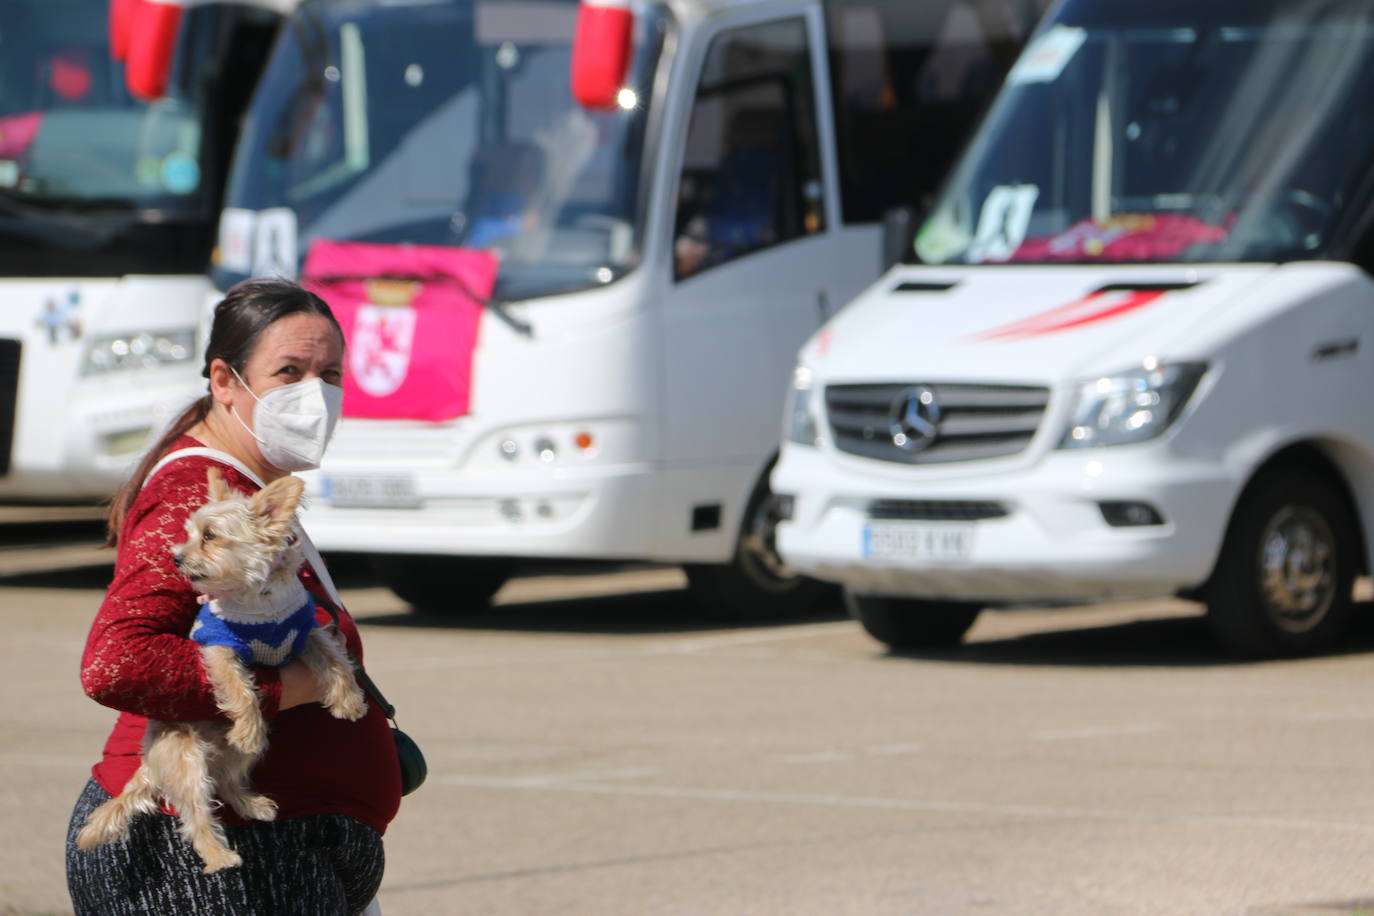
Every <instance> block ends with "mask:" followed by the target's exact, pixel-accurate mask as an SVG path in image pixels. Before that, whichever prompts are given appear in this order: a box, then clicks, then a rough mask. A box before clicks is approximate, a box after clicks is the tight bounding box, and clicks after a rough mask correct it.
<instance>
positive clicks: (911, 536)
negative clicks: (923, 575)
mask: <svg viewBox="0 0 1374 916" xmlns="http://www.w3.org/2000/svg"><path fill="white" fill-rule="evenodd" d="M974 531H975V526H974V525H969V524H960V523H958V522H940V523H937V524H919V523H912V522H869V523H868V524H867V525H864V531H863V554H864V556H865V557H866V558H869V559H873V560H904V561H907V562H917V563H932V562H950V561H961V560H967V559H969V557H971V556H972V555H973V535H974Z"/></svg>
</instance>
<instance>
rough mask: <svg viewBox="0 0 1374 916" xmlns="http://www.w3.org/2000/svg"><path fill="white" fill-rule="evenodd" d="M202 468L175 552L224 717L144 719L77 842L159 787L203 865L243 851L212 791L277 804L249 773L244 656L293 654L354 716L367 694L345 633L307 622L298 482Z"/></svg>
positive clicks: (252, 816)
mask: <svg viewBox="0 0 1374 916" xmlns="http://www.w3.org/2000/svg"><path fill="white" fill-rule="evenodd" d="M207 480H208V483H209V491H210V501H209V502H207V503H206V504H205V505H203V506H201V507H200V508H199V509H197V510H196V511H195V513H194V514H192V516H191V517H190V519H188V520H187V522H186V533H187V535H188V537H187V539H186V542H185V543H183V544H180V545H178V546H177V547H176V548H175V549H174V551H173V556H174V558H175V562H176V565H177V568H178V569H180V570H181V572H182V574H183V575H185V576H186V577H187V578H188V579H189V580H190V581H191V584H192V585H194V586H195V587H196V589H197V590H198V591H199V592H200V593H201V594H202V595H203V596H204V597H203V598H202V599H201V601H202V603H203V604H204V607H202V608H201V611H200V614H199V615H198V616H197V617H196V622H195V625H194V626H193V627H192V630H191V638H192V639H194V640H195V641H196V642H198V643H200V644H201V646H202V647H203V648H202V649H201V658H202V660H203V661H204V664H205V671H206V673H207V675H208V676H209V679H210V683H211V684H212V685H213V686H214V689H215V701H216V702H217V703H218V705H219V708H220V709H221V710H222V711H223V712H224V714H225V715H226V716H227V717H228V720H229V721H228V722H227V723H226V722H221V721H205V722H164V721H161V720H158V719H149V720H148V733H147V735H146V736H145V738H144V740H143V762H142V764H141V765H140V766H139V768H138V771H137V772H135V773H134V775H133V778H131V779H130V780H129V783H128V785H126V786H125V787H124V791H122V792H121V793H120V794H119V795H118V796H116V797H115V798H112V799H110V800H109V801H107V802H105V803H104V804H103V805H101V806H100V807H99V808H97V809H96V810H95V811H93V812H91V816H90V817H89V818H88V819H87V821H86V823H85V825H84V826H82V828H81V831H80V832H79V833H78V834H77V838H76V844H77V846H78V847H79V848H81V849H91V848H93V847H96V846H100V845H102V844H105V843H110V842H114V841H117V840H122V839H124V838H125V837H127V836H128V831H129V824H130V822H131V821H132V820H133V818H134V817H135V816H137V815H139V814H145V813H151V812H154V811H157V810H158V800H159V799H161V798H165V799H166V800H167V801H168V802H170V803H171V804H172V806H173V807H174V808H175V809H176V812H177V816H178V818H179V819H180V821H181V823H180V826H179V830H180V832H181V835H182V837H183V838H185V839H186V841H187V842H188V843H190V844H191V846H192V848H194V849H195V851H196V852H197V853H198V854H199V855H200V858H201V860H202V861H204V863H205V872H206V873H207V874H209V873H211V872H216V871H219V870H220V869H223V868H232V867H234V866H236V865H241V864H242V862H243V860H242V859H241V858H240V857H239V854H238V853H236V852H234V850H232V849H230V848H229V845H228V843H227V841H226V837H225V833H224V827H223V825H221V824H220V822H219V820H218V819H217V818H216V817H215V815H214V809H215V807H216V806H217V804H218V802H216V801H215V798H216V796H218V797H219V798H221V799H223V800H224V802H226V803H228V805H229V806H230V807H231V808H233V810H234V811H236V812H238V814H239V815H240V816H241V817H244V818H246V819H249V820H259V821H270V820H273V819H274V818H275V817H276V816H277V805H276V803H275V802H273V801H272V799H270V798H268V797H267V796H266V795H260V794H256V793H254V792H252V791H251V790H250V789H249V787H248V773H249V771H250V770H252V768H253V766H254V764H256V763H257V761H258V759H259V758H260V757H261V756H262V753H263V751H264V750H265V749H266V747H267V723H266V721H265V720H264V719H263V717H262V710H261V709H260V708H259V707H258V696H257V692H256V690H255V684H254V681H253V674H252V672H251V671H250V670H249V668H248V666H249V665H282V664H285V663H286V662H288V661H290V660H291V659H293V658H295V657H297V656H299V657H300V658H301V660H302V661H304V662H305V663H306V664H307V665H309V667H310V669H311V670H312V671H313V672H314V673H315V676H316V678H318V679H319V682H320V685H321V686H322V687H323V695H324V699H323V705H324V706H325V708H326V709H328V710H329V712H330V713H331V714H332V715H334V716H335V717H336V718H339V719H349V720H354V719H359V718H361V717H362V716H363V714H364V713H365V712H366V711H367V704H366V702H365V700H364V698H363V692H362V690H361V688H359V686H358V682H357V680H356V678H355V677H354V675H353V665H352V663H351V661H350V659H349V657H348V653H347V650H346V648H345V646H344V642H343V637H342V636H341V635H340V634H339V633H338V631H337V629H336V628H335V627H334V626H333V625H329V626H325V627H321V626H317V625H316V621H315V604H314V601H313V600H312V599H311V597H310V594H309V593H308V592H307V591H306V589H305V586H304V585H302V584H301V581H300V579H299V578H298V577H297V572H298V571H299V569H300V566H301V563H302V555H301V548H300V544H299V543H298V542H297V538H296V536H295V535H294V534H293V522H294V519H295V515H296V507H297V506H298V505H299V504H300V499H301V492H302V490H303V489H304V484H303V483H301V481H300V480H299V479H297V478H295V477H283V478H281V479H280V480H277V481H274V482H273V483H271V484H269V485H268V486H266V487H264V488H263V489H261V490H259V491H258V492H257V493H254V494H253V495H252V496H251V497H250V496H244V495H243V494H241V493H239V492H238V491H237V490H234V489H233V488H231V487H230V486H228V485H227V484H226V483H225V482H224V478H223V477H222V476H221V474H220V471H219V468H217V467H212V468H210V470H209V473H208V475H207Z"/></svg>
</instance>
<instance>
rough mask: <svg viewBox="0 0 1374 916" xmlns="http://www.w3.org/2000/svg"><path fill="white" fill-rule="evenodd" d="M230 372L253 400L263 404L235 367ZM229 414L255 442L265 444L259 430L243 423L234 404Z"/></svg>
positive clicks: (230, 367) (230, 368)
mask: <svg viewBox="0 0 1374 916" xmlns="http://www.w3.org/2000/svg"><path fill="white" fill-rule="evenodd" d="M225 365H226V366H229V363H227V362H226V363H225ZM229 371H230V372H232V373H234V378H236V379H238V380H239V384H240V385H242V386H243V390H244V391H246V392H248V393H249V395H251V396H252V398H253V400H255V401H257V402H258V403H259V404H261V403H262V398H260V397H258V396H257V395H256V394H253V389H252V388H249V387H248V383H247V382H245V381H244V380H243V376H241V375H239V370H237V369H235V368H234V367H233V366H229ZM229 413H230V415H231V416H232V417H233V418H234V419H235V420H238V421H239V426H242V427H243V428H244V429H246V430H247V431H248V435H250V436H252V437H253V441H254V442H256V443H257V444H258V445H263V444H265V443H264V442H263V441H262V437H261V436H259V435H258V433H257V430H255V429H253V427H251V426H249V425H248V424H247V423H245V422H243V417H241V416H239V412H238V410H236V409H235V408H234V405H233V404H230V405H229Z"/></svg>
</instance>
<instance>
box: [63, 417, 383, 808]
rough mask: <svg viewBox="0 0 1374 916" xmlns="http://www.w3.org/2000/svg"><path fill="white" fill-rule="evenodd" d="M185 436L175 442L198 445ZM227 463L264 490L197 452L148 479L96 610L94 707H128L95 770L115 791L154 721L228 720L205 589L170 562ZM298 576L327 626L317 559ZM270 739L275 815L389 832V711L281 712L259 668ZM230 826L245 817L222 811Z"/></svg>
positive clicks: (89, 660) (358, 646)
mask: <svg viewBox="0 0 1374 916" xmlns="http://www.w3.org/2000/svg"><path fill="white" fill-rule="evenodd" d="M199 445H200V443H199V442H197V441H196V440H195V439H193V438H191V437H189V436H184V437H182V438H181V439H180V440H178V441H177V442H176V443H174V444H173V446H172V447H173V449H179V448H188V447H193V446H199ZM212 464H214V465H216V466H218V467H219V468H220V469H221V471H222V472H223V474H224V479H225V481H226V482H227V483H228V484H229V485H230V486H233V487H236V488H238V489H239V490H241V491H243V492H245V493H251V492H253V491H254V490H256V489H257V485H256V484H254V483H253V482H252V481H251V480H248V479H247V478H246V477H244V476H243V475H241V474H240V473H239V472H238V471H236V470H234V469H233V468H230V467H226V466H224V465H220V464H218V463H217V462H213V461H212V460H211V459H209V458H204V457H199V456H192V457H187V458H182V459H180V460H178V461H174V462H172V463H171V464H168V465H167V466H166V467H164V468H163V469H162V470H160V471H158V473H157V474H156V475H155V476H154V477H153V479H152V480H151V481H149V482H148V484H147V485H146V486H144V488H143V490H142V492H141V493H139V495H138V498H137V499H136V500H135V501H134V504H133V505H132V506H131V507H130V510H129V513H128V515H127V516H126V517H125V519H124V525H123V528H122V530H121V532H120V537H119V552H118V556H117V558H116V560H115V569H114V580H113V581H112V582H111V583H110V587H109V590H108V591H107V592H106V595H105V601H104V603H102V604H101V606H100V611H99V613H97V614H96V618H95V622H94V623H93V624H92V626H91V631H90V634H89V636H88V637H87V640H86V649H85V652H84V653H83V655H82V659H81V684H82V687H84V688H85V691H86V694H87V695H88V696H89V697H91V698H92V699H93V700H95V701H96V702H98V703H100V704H102V705H104V706H108V707H110V708H111V709H116V710H119V713H120V715H119V718H118V720H117V721H116V722H115V725H114V730H113V731H112V732H111V733H110V737H109V739H108V740H107V741H106V742H105V752H104V756H103V757H102V759H101V760H100V762H99V763H97V764H96V765H95V767H94V768H93V770H92V773H93V775H94V776H95V778H96V780H97V781H98V782H99V783H100V785H101V786H102V787H103V788H104V789H105V791H107V792H109V793H110V794H111V795H117V794H118V793H119V792H120V790H121V789H123V788H124V784H125V783H126V782H127V781H128V780H129V778H130V777H131V776H133V774H134V770H136V769H137V768H138V765H139V754H140V751H141V748H142V743H143V735H144V732H145V730H146V727H147V720H148V718H158V719H164V720H168V721H190V720H196V719H213V718H219V717H220V716H221V713H220V712H219V709H218V707H216V705H215V698H214V692H213V690H212V688H211V687H210V683H209V681H208V680H207V678H206V676H205V673H204V669H203V667H202V665H201V661H200V647H199V646H198V645H196V643H194V642H192V641H191V640H190V639H189V638H188V636H187V634H188V633H190V631H191V624H192V622H193V621H194V619H195V616H196V613H197V611H198V610H199V607H200V606H199V605H198V604H197V603H196V593H195V590H194V589H193V588H192V587H191V585H190V583H189V582H187V581H186V580H185V579H184V578H183V577H182V576H181V574H180V573H178V572H177V569H176V567H175V566H174V565H173V564H172V553H171V548H172V547H173V545H175V544H177V543H180V542H181V541H183V540H185V537H186V533H185V524H186V519H187V518H188V517H189V516H190V514H191V513H192V512H194V511H195V510H196V508H197V507H199V506H200V505H201V504H203V503H204V502H205V501H206V499H207V492H206V482H205V475H206V471H207V469H208V468H209V467H210V466H211V465H212ZM301 580H302V581H303V582H304V583H305V586H306V588H308V589H309V590H310V592H311V594H313V595H314V596H315V597H316V598H317V599H318V606H317V609H316V618H317V619H318V620H319V621H320V622H321V623H328V622H329V621H330V617H329V614H328V612H327V611H326V610H325V609H324V607H323V605H324V604H326V603H327V601H328V598H327V595H326V591H325V589H324V588H323V586H322V585H321V584H320V581H319V579H318V578H317V577H316V576H315V575H314V573H313V571H311V570H310V568H309V565H308V564H307V565H306V567H305V568H304V569H303V570H302V572H301ZM338 612H339V627H340V630H341V632H342V633H343V634H344V637H345V639H346V640H347V642H348V648H349V651H350V652H352V653H353V656H354V657H355V658H358V659H360V660H361V659H362V657H363V651H362V642H361V640H360V639H359V636H358V628H357V626H356V625H355V624H354V622H353V618H352V617H350V616H349V614H348V612H347V611H346V610H344V609H343V608H338ZM253 670H254V674H255V675H256V677H257V682H258V690H259V694H260V695H261V698H262V701H261V702H262V709H263V713H264V715H266V716H267V717H268V718H269V720H270V725H271V735H270V739H269V745H268V749H267V752H266V754H265V755H264V756H263V758H262V760H261V761H259V763H258V765H257V766H256V767H255V768H254V770H253V772H252V774H251V780H252V785H253V787H254V788H255V789H256V790H257V791H259V792H263V793H266V794H267V795H268V796H270V797H271V798H272V799H273V800H274V801H276V803H277V805H278V814H277V816H278V818H291V817H300V816H302V815H307V814H324V813H339V814H345V815H348V816H350V817H353V818H356V819H358V820H360V821H362V822H364V823H366V824H370V825H371V826H373V827H375V828H376V829H377V830H379V831H385V829H386V826H387V824H388V823H390V821H391V819H392V818H393V817H395V815H396V811H397V809H398V808H399V806H400V800H401V778H400V769H399V765H398V763H397V760H396V751H395V748H394V742H393V740H392V737H391V732H390V726H389V725H388V724H387V721H386V717H385V716H384V715H383V713H382V711H381V710H380V709H378V708H377V706H376V704H375V703H371V702H369V703H368V707H369V708H368V712H367V715H366V716H364V717H363V718H362V719H359V720H358V721H357V722H345V721H342V720H340V719H335V718H334V717H333V716H331V715H330V714H329V713H328V712H326V711H325V709H324V707H322V706H320V705H318V704H316V703H307V704H304V705H301V706H295V707H292V708H291V709H288V710H286V711H284V712H281V711H279V710H278V708H277V704H278V703H279V702H280V700H281V681H280V679H279V677H278V674H277V671H276V669H275V668H255V669H253ZM218 813H219V816H220V817H221V818H222V819H223V821H224V822H225V823H226V824H242V823H243V821H241V820H239V819H238V818H237V816H236V815H235V814H234V812H233V811H232V810H230V809H229V808H228V807H222V808H221V809H220V810H219V812H218Z"/></svg>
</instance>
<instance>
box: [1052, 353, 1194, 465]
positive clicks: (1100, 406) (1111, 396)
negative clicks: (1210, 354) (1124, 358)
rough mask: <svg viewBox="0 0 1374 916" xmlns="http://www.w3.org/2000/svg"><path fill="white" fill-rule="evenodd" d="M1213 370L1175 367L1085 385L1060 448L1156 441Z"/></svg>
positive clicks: (1134, 372)
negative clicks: (1207, 374) (1203, 378)
mask: <svg viewBox="0 0 1374 916" xmlns="http://www.w3.org/2000/svg"><path fill="white" fill-rule="evenodd" d="M1206 371H1207V366H1206V364H1205V363H1174V364H1171V365H1160V366H1153V367H1150V368H1142V369H1135V370H1132V371H1130V372H1122V373H1120V374H1118V375H1111V376H1106V377H1104V378H1096V379H1092V380H1091V381H1086V382H1081V383H1079V386H1078V395H1077V398H1076V399H1075V401H1074V406H1073V413H1072V414H1070V416H1069V428H1068V429H1067V430H1066V431H1065V433H1064V438H1063V440H1061V441H1060V443H1059V447H1060V448H1087V447H1090V446H1096V445H1129V444H1131V443H1134V442H1144V441H1145V440H1146V439H1153V438H1154V437H1155V436H1158V435H1159V434H1160V433H1162V432H1164V430H1166V429H1168V428H1169V424H1170V423H1172V422H1173V421H1174V418H1176V417H1177V416H1178V414H1179V411H1181V410H1182V409H1183V405H1185V404H1187V403H1188V398H1189V397H1190V396H1191V395H1192V393H1193V389H1194V388H1196V387H1197V383H1198V381H1199V380H1200V379H1201V378H1202V375H1203V373H1204V372H1206Z"/></svg>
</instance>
